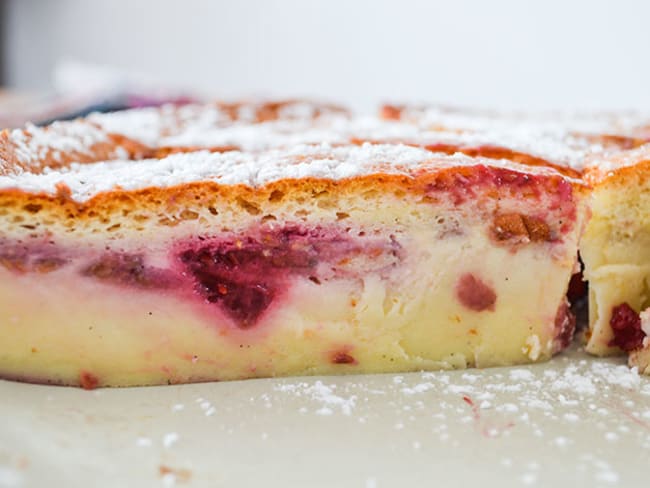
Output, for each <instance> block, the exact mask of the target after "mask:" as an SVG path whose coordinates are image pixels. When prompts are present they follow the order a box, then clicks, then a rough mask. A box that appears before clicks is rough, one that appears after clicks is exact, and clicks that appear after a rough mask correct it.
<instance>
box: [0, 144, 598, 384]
mask: <svg viewBox="0 0 650 488" xmlns="http://www.w3.org/2000/svg"><path fill="white" fill-rule="evenodd" d="M8 150H11V148H9V149H8ZM8 161H11V159H8ZM585 192H586V188H585V186H584V185H583V184H582V183H581V182H580V181H578V180H575V179H573V178H571V177H569V176H567V175H564V174H562V173H560V172H558V171H556V170H554V169H552V168H546V167H543V166H527V165H521V164H517V163H513V162H510V161H506V160H494V159H486V158H479V157H469V156H466V155H455V156H450V155H444V154H435V153H432V152H431V151H427V150H424V149H421V148H415V147H409V146H405V145H400V144H361V145H340V146H339V145H335V146H331V145H328V144H320V145H301V146H296V147H294V148H292V149H286V150H284V149H283V150H270V151H265V152H259V153H243V152H237V151H232V152H226V153H211V152H208V151H198V152H191V153H185V154H175V155H171V156H168V157H164V158H160V159H146V160H141V161H107V162H96V163H88V164H70V165H67V166H65V167H62V168H59V169H58V170H51V169H48V170H42V169H41V168H40V167H39V166H38V165H37V166H34V167H33V168H32V170H31V171H22V172H11V171H10V172H8V173H7V174H6V175H5V176H0V226H1V228H2V234H1V238H0V333H1V334H2V337H3V340H2V341H1V342H0V376H2V377H5V378H16V379H22V380H26V381H35V382H49V383H57V384H67V385H80V386H84V387H96V386H108V385H112V386H126V385H148V384H164V383H181V382H191V381H207V380H226V379H235V378H250V377H260V376H275V375H297V374H317V373H361V372H391V371H410V370H422V369H436V368H464V367H468V366H477V367H484V366H495V365H510V364H520V363H527V362H535V361H542V360H546V359H548V358H549V357H550V356H551V355H552V354H553V353H555V352H557V351H560V350H561V349H563V348H564V347H566V346H567V344H568V343H569V341H570V339H571V337H572V333H573V327H574V320H573V318H572V316H571V314H570V312H569V310H568V307H567V301H566V292H567V287H568V283H569V279H570V277H571V275H572V273H573V272H574V270H575V269H576V264H577V247H578V239H579V236H580V234H581V232H582V228H583V225H584V223H585V216H586V208H585Z"/></svg>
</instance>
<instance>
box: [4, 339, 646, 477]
mask: <svg viewBox="0 0 650 488" xmlns="http://www.w3.org/2000/svg"><path fill="white" fill-rule="evenodd" d="M464 396H467V397H469V398H471V399H472V401H473V402H474V403H475V405H476V408H475V409H473V408H472V407H471V406H470V405H469V404H468V403H467V402H466V401H465V400H464V399H463V397H464ZM0 398H2V402H0V418H2V419H3V421H2V423H0V486H66V487H77V486H96V487H104V486H107V487H113V486H143V487H147V486H153V487H157V486H172V485H174V484H175V485H176V486H210V487H214V486H228V487H231V486H259V485H260V484H262V483H263V484H264V486H270V487H274V486H279V487H283V488H288V487H307V486H310V487H311V486H316V487H320V486H323V487H326V486H327V487H332V486H336V487H339V486H343V487H347V486H350V487H355V486H356V487H368V488H370V487H378V488H381V487H388V486H443V487H456V486H458V487H461V486H495V487H496V486H499V487H501V486H505V487H510V486H513V487H514V486H541V487H550V486H552V487H558V488H559V487H580V486H589V487H601V486H602V487H609V486H621V487H626V488H633V487H642V486H647V473H648V471H647V470H648V459H649V458H650V379H648V378H639V377H638V376H637V375H636V374H635V373H633V372H631V371H630V370H628V369H627V368H626V367H625V366H622V363H621V361H620V360H616V359H610V360H594V359H593V358H590V357H587V356H585V355H584V354H583V353H580V352H573V353H569V354H565V355H562V356H560V357H559V358H556V359H555V360H553V361H552V362H551V363H549V364H546V365H537V366H531V367H520V368H510V369H508V368H502V369H489V370H482V371H481V370H467V371H455V372H439V373H412V374H404V375H376V376H347V377H345V376H343V377H326V378H287V379H268V380H250V381H243V382H228V383H211V384H199V385H185V386H169V387H155V388H133V389H112V390H108V389H106V390H97V391H92V392H89V391H83V390H78V389H70V388H61V387H47V386H38V385H27V384H20V383H12V382H2V381H0ZM161 469H162V472H161ZM166 469H173V470H175V473H176V475H174V474H173V473H169V472H166Z"/></svg>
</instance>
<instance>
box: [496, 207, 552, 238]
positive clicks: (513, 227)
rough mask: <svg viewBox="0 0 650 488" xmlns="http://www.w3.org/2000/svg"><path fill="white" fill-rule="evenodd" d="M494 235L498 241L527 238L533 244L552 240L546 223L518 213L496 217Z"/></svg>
mask: <svg viewBox="0 0 650 488" xmlns="http://www.w3.org/2000/svg"><path fill="white" fill-rule="evenodd" d="M492 233H493V235H494V237H495V239H496V240H497V241H507V240H509V239H512V238H517V237H519V238H527V239H528V240H529V241H531V242H546V241H549V240H550V237H551V230H550V228H549V226H548V224H547V223H546V222H544V221H543V220H541V219H539V218H537V217H530V216H528V215H522V214H518V213H504V214H498V215H496V216H495V217H494V221H493V225H492Z"/></svg>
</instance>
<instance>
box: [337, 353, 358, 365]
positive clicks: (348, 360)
mask: <svg viewBox="0 0 650 488" xmlns="http://www.w3.org/2000/svg"><path fill="white" fill-rule="evenodd" d="M332 363H334V364H357V360H356V359H354V357H352V356H350V355H349V354H348V353H347V352H337V353H335V354H334V355H333V356H332Z"/></svg>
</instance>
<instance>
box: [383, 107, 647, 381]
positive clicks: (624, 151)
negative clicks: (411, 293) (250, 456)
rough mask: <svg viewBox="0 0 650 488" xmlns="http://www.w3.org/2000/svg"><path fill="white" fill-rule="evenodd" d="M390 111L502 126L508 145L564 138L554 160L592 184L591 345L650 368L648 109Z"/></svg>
mask: <svg viewBox="0 0 650 488" xmlns="http://www.w3.org/2000/svg"><path fill="white" fill-rule="evenodd" d="M382 117H384V118H386V119H388V120H402V121H407V122H409V123H412V124H416V125H418V126H421V127H428V128H430V129H431V130H438V131H450V130H453V131H458V132H459V133H461V134H481V133H485V132H486V131H494V130H495V128H496V130H500V131H502V132H505V133H507V134H508V136H507V137H499V138H498V139H499V140H500V141H501V142H502V143H503V144H505V145H506V146H511V143H510V142H508V141H509V139H508V137H510V138H511V139H512V135H516V137H517V135H518V136H521V135H522V134H526V133H528V134H538V135H537V136H536V137H539V138H542V140H543V139H545V138H550V139H551V140H555V141H556V142H557V143H559V144H560V146H561V147H562V151H565V155H564V156H563V155H562V154H561V153H557V152H556V153H554V154H556V155H559V156H560V157H555V158H554V159H550V161H552V162H553V163H554V164H556V165H557V164H559V165H560V166H565V167H566V168H567V169H571V170H573V171H576V172H577V173H578V174H574V176H576V177H579V178H580V179H581V180H582V181H583V182H584V183H585V184H587V185H589V187H590V188H591V191H590V196H589V200H588V201H589V208H590V219H589V221H588V225H587V227H586V231H585V234H584V236H582V238H581V241H580V256H581V258H582V261H583V263H584V278H585V279H586V280H587V281H588V283H589V297H588V303H589V327H588V330H586V333H585V345H586V350H587V351H588V352H590V353H592V354H595V355H598V356H603V355H612V354H618V353H621V352H623V353H627V354H629V363H630V365H631V366H636V367H638V368H639V370H640V371H641V372H645V373H647V374H650V344H649V339H648V335H649V334H650V325H649V324H650V320H649V319H648V317H649V314H650V311H648V310H646V309H648V307H650V252H649V251H648V249H650V217H649V212H648V209H650V186H649V185H650V183H649V181H650V144H649V143H648V142H649V141H650V118H649V117H648V116H646V115H643V114H633V113H628V114H573V115H570V116H567V115H564V116H558V115H557V114H545V115H537V116H531V115H530V114H517V113H511V114H499V113H493V112H487V111H467V110H460V109H453V108H443V107H436V106H424V105H423V106H384V107H383V108H382ZM535 145H537V146H539V145H538V144H537V143H535ZM542 146H543V145H542ZM533 151H534V149H533ZM566 151H568V152H566ZM560 170H561V168H560ZM644 310H646V311H645V312H642V311H644ZM640 312H642V313H641V316H640V315H639V314H640ZM644 314H645V315H644ZM644 317H645V318H644Z"/></svg>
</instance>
